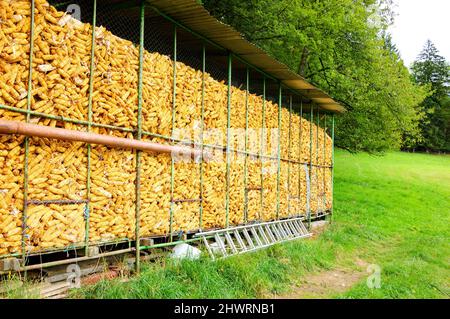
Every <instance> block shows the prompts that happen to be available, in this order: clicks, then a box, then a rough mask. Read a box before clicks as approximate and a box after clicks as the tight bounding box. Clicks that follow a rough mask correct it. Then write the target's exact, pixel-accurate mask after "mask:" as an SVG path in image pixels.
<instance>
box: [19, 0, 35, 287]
mask: <svg viewBox="0 0 450 319" xmlns="http://www.w3.org/2000/svg"><path fill="white" fill-rule="evenodd" d="M34 11H35V5H34V0H31V26H30V56H29V61H28V63H29V66H28V91H27V113H26V122H27V123H29V122H30V117H31V114H30V112H31V99H32V98H33V96H32V86H33V55H34V14H35V12H34ZM29 156H30V138H29V137H28V136H26V137H25V157H24V167H23V176H24V177H23V213H22V266H25V264H26V245H25V240H26V237H27V210H28V159H29ZM24 276H25V278H26V277H27V272H26V271H25V273H24Z"/></svg>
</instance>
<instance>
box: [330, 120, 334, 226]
mask: <svg viewBox="0 0 450 319" xmlns="http://www.w3.org/2000/svg"><path fill="white" fill-rule="evenodd" d="M330 217H331V218H330V222H332V221H333V218H334V114H333V115H332V116H331V216H330Z"/></svg>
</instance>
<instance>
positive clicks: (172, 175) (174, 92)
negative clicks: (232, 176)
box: [169, 25, 177, 242]
mask: <svg viewBox="0 0 450 319" xmlns="http://www.w3.org/2000/svg"><path fill="white" fill-rule="evenodd" d="M176 99H177V26H176V25H174V26H173V88H172V140H171V143H172V145H173V144H174V143H175V141H174V139H173V136H174V134H175V115H176V104H177V103H176ZM174 183H175V157H174V156H173V155H172V156H171V164H170V198H173V196H174V191H175V189H174ZM173 210H174V202H173V201H171V202H170V217H169V218H170V221H169V223H170V224H169V236H170V241H171V242H172V241H173Z"/></svg>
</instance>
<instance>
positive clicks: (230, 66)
mask: <svg viewBox="0 0 450 319" xmlns="http://www.w3.org/2000/svg"><path fill="white" fill-rule="evenodd" d="M231 68H232V55H231V52H228V91H227V168H226V169H227V171H226V174H227V175H226V177H227V193H226V199H225V213H226V222H225V225H226V227H227V228H228V227H229V225H230V215H229V214H230V162H231V152H230V124H231Z"/></svg>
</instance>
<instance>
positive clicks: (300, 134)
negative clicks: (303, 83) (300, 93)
mask: <svg viewBox="0 0 450 319" xmlns="http://www.w3.org/2000/svg"><path fill="white" fill-rule="evenodd" d="M302 119H303V100H300V121H299V122H300V124H299V131H300V132H299V133H298V135H299V136H298V139H299V148H300V149H299V152H298V157H299V159H298V160H299V163H298V198H299V199H298V200H299V209H301V204H302V200H301V198H302V179H301V176H302V164H301V162H302ZM300 215H301V211H299V212H298V216H300Z"/></svg>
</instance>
